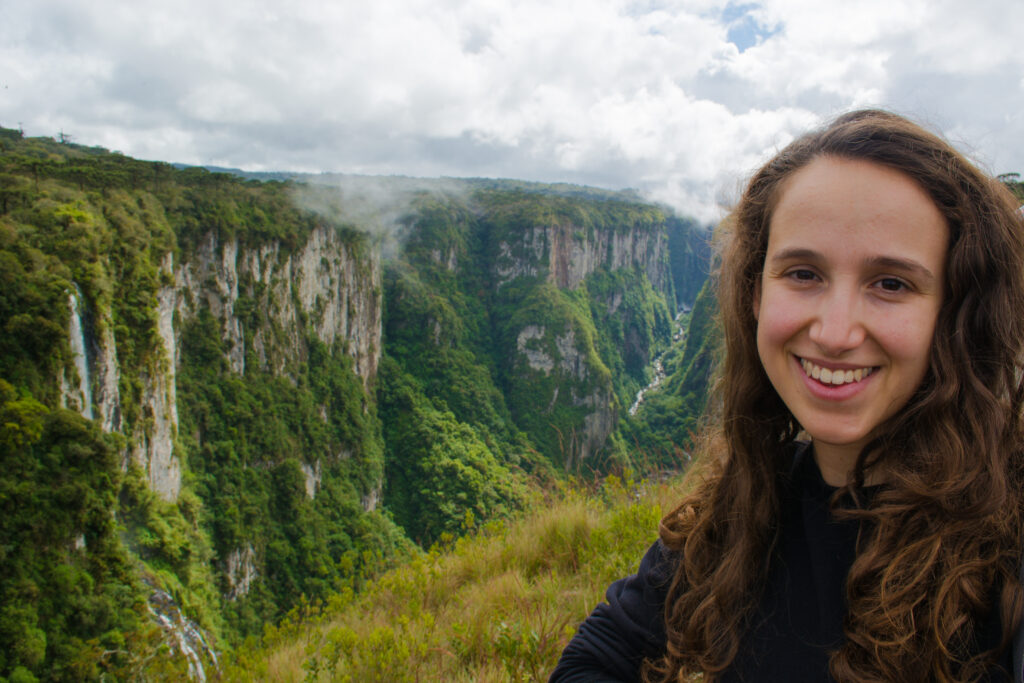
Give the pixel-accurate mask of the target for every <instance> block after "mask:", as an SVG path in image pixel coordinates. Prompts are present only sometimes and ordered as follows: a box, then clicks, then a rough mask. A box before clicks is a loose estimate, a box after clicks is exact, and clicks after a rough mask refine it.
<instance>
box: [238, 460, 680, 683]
mask: <svg viewBox="0 0 1024 683" xmlns="http://www.w3.org/2000/svg"><path fill="white" fill-rule="evenodd" d="M680 493H681V488H680V484H679V481H678V480H675V481H670V482H665V483H653V484H652V483H647V482H639V483H638V482H634V481H631V480H629V479H627V480H625V481H624V480H623V479H620V478H618V477H614V476H611V477H608V478H606V479H605V480H604V481H603V482H601V483H600V485H597V486H593V487H590V488H586V489H585V488H580V487H571V486H570V487H566V488H565V489H563V490H561V491H560V492H558V493H557V494H554V495H550V496H548V497H547V499H538V501H537V502H536V504H535V505H534V507H533V510H532V511H531V512H529V513H527V514H525V515H522V516H521V517H519V518H517V519H514V520H511V521H507V522H492V523H489V524H487V525H485V526H483V527H481V528H479V529H476V530H473V531H472V532H471V533H469V534H467V535H466V536H464V537H462V538H459V539H457V540H450V539H449V540H448V542H447V544H446V545H443V546H436V547H434V548H433V549H431V550H430V551H429V552H423V553H421V554H420V555H418V556H417V557H415V558H414V559H413V560H412V561H410V562H409V563H407V564H405V565H403V566H401V567H398V568H396V569H393V570H391V571H389V572H387V573H386V574H383V575H382V576H381V577H380V578H378V579H377V580H376V581H374V582H373V583H371V584H370V585H369V586H368V587H367V588H366V589H365V590H363V591H361V592H360V593H359V594H358V595H356V594H354V593H351V592H346V593H342V594H338V595H335V596H332V598H331V599H330V600H329V601H328V602H327V603H326V604H306V605H302V606H301V607H300V608H297V609H296V610H295V611H293V613H292V614H291V615H290V616H289V618H287V619H286V620H284V622H283V623H281V624H280V625H278V626H276V627H272V626H270V627H268V628H267V629H266V632H265V634H264V637H263V639H262V640H261V641H260V642H250V643H248V644H247V645H246V646H244V647H242V648H239V649H238V650H237V651H236V652H234V653H233V654H232V655H231V656H230V657H229V658H228V661H227V662H226V663H225V665H224V666H223V669H222V674H223V677H224V679H226V680H247V681H248V680H273V681H296V682H297V681H389V682H390V681H394V682H400V681H438V680H444V681H474V682H476V681H484V682H486V681H495V682H497V681H502V682H505V681H536V680H546V678H547V676H548V674H549V673H550V671H551V670H552V669H553V668H554V666H555V663H556V662H557V661H558V656H559V654H560V653H561V651H562V649H563V648H564V647H565V645H566V644H567V643H568V642H569V639H570V638H571V637H572V634H573V633H574V632H575V630H576V627H577V625H578V624H579V622H580V621H581V620H582V619H583V618H584V617H586V615H587V614H589V613H590V611H591V610H592V609H593V608H594V606H595V605H596V604H597V603H598V602H599V601H601V600H602V599H603V595H604V590H605V588H606V587H607V586H608V584H609V583H611V582H612V581H614V580H615V579H617V578H620V577H622V576H625V575H627V574H629V573H631V572H633V571H634V570H635V568H636V565H637V563H638V562H639V561H640V558H641V557H642V556H643V553H644V551H645V550H646V549H647V547H648V546H649V545H650V544H651V543H652V542H653V541H654V540H655V538H656V537H657V526H658V521H659V519H660V518H661V516H662V514H663V511H665V510H667V509H668V508H669V506H671V505H672V504H674V502H675V501H676V500H677V499H678V497H679V496H680Z"/></svg>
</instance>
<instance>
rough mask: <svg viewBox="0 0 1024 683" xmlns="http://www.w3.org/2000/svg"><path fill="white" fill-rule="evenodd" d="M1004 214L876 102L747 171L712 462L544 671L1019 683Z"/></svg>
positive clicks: (728, 226) (725, 243)
mask: <svg viewBox="0 0 1024 683" xmlns="http://www.w3.org/2000/svg"><path fill="white" fill-rule="evenodd" d="M1015 208H1016V207H1015V203H1014V201H1013V200H1012V197H1011V196H1010V194H1009V192H1008V191H1007V190H1006V189H1005V188H1004V187H1002V185H1001V184H999V183H997V182H996V181H994V180H992V179H990V178H988V177H987V176H985V175H984V174H982V173H981V172H979V171H978V170H977V169H975V168H974V167H973V166H972V165H971V164H970V163H969V162H967V161H966V160H965V159H964V158H963V157H962V156H961V155H960V154H958V153H957V152H956V151H955V150H953V149H952V148H951V147H950V146H949V145H948V144H947V143H946V142H945V141H943V140H941V139H940V138H938V137H936V136H934V135H932V134H930V133H928V132H927V131H924V130H922V129H921V128H920V127H918V126H917V125H915V124H913V123H911V122H909V121H907V120H906V119H903V118H901V117H898V116H896V115H894V114H890V113H887V112H882V111H860V112H854V113H850V114H846V115H844V116H841V117H839V118H838V119H837V120H836V121H834V122H833V123H832V124H831V125H829V126H827V127H826V128H824V129H822V130H819V131H816V132H813V133H810V134H808V135H806V136H804V137H802V138H800V139H798V140H796V141H794V142H793V143H791V144H790V145H789V146H787V147H786V148H785V149H784V150H782V152H780V153H779V154H778V155H777V156H776V157H775V158H774V159H772V160H771V161H769V162H768V163H767V164H766V165H765V166H764V167H763V168H762V169H760V171H758V172H757V173H756V174H755V176H754V177H753V178H752V179H751V181H750V183H749V185H748V187H747V188H746V191H745V192H744V194H743V196H742V198H741V200H740V203H739V206H738V207H737V208H736V210H735V211H734V212H733V213H732V215H731V216H730V217H729V219H728V220H727V221H726V222H725V223H724V224H723V226H722V228H721V232H722V234H721V235H719V245H720V253H721V270H720V273H719V275H718V289H719V299H720V308H721V320H722V325H723V332H724V347H725V348H724V354H723V364H722V367H721V370H720V380H719V384H718V387H717V392H718V396H719V397H720V400H719V401H718V403H717V405H719V409H718V411H717V414H716V416H715V417H714V418H713V419H712V422H713V425H712V428H711V429H710V431H709V434H708V435H707V438H706V439H705V446H704V447H703V451H704V452H703V454H702V458H701V462H703V463H704V464H705V467H704V471H703V472H701V473H693V474H692V475H691V476H697V477H699V481H698V482H697V483H696V485H695V486H694V490H693V492H692V493H691V494H690V495H689V496H688V497H687V498H686V499H685V500H684V501H683V502H682V503H681V504H680V505H679V506H678V507H677V508H676V509H675V510H673V511H672V512H671V513H669V514H668V515H667V516H666V517H665V518H664V519H663V520H662V525H661V530H660V537H661V538H660V541H659V542H658V543H656V544H655V545H654V546H653V547H652V548H651V549H650V550H649V551H648V553H647V555H646V556H645V557H644V559H643V561H642V562H641V564H640V569H639V571H638V573H637V574H636V575H634V576H632V577H629V578H627V579H623V580H621V581H618V582H616V583H615V584H613V585H612V586H611V587H610V588H609V590H608V593H607V599H608V603H607V604H601V605H599V606H598V607H597V609H595V611H594V612H593V613H592V614H591V616H590V617H589V618H588V619H587V620H586V621H585V622H584V623H583V624H582V625H581V627H580V629H579V632H578V633H577V634H576V636H575V637H574V638H573V640H572V641H571V642H570V644H569V646H568V647H567V648H566V650H565V652H564V653H563V655H562V659H561V661H560V662H559V666H558V668H557V669H556V670H555V672H554V674H553V676H552V680H558V681H564V680H587V681H593V680H602V679H604V680H637V679H640V678H641V677H643V678H644V679H645V680H651V681H682V680H687V679H688V677H689V676H690V675H691V674H693V673H697V672H704V680H705V681H711V680H714V681H741V680H745V681H762V680H767V681H829V680H837V681H928V680H937V681H973V680H991V681H998V680H1013V679H1012V678H1011V677H1010V673H1009V672H1010V670H1011V669H1012V668H1013V667H1014V663H1013V661H1012V654H1011V652H1012V648H1011V646H1010V644H1011V641H1012V640H1013V634H1014V632H1015V630H1016V629H1017V627H1018V625H1019V624H1020V621H1021V613H1022V609H1024V593H1022V589H1021V585H1020V581H1019V578H1018V573H1019V570H1020V567H1021V562H1022V558H1021V534H1022V533H1024V524H1022V503H1024V494H1022V492H1024V459H1022V457H1021V442H1022V429H1021V426H1022V422H1021V408H1022V400H1024V385H1022V382H1021V367H1020V364H1021V360H1022V347H1024V238H1022V229H1024V226H1022V225H1021V222H1020V219H1019V217H1017V216H1016V214H1015ZM798 434H799V436H800V438H798ZM1016 676H1017V678H1016V680H1020V673H1019V672H1018V673H1017V674H1016Z"/></svg>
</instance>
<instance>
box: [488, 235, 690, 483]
mask: <svg viewBox="0 0 1024 683" xmlns="http://www.w3.org/2000/svg"><path fill="white" fill-rule="evenodd" d="M492 253H493V254H494V260H493V263H492V265H491V269H492V276H493V278H494V281H495V282H496V283H497V284H496V287H497V288H498V289H500V288H501V287H502V286H503V285H505V284H508V283H511V282H512V281H514V280H516V279H517V278H523V277H526V278H537V279H539V280H542V281H543V282H546V283H548V284H549V285H553V286H555V287H557V288H558V289H559V290H561V291H563V292H571V291H573V290H576V289H577V288H579V287H580V286H581V285H582V284H583V283H584V282H585V281H586V280H587V278H588V277H589V276H590V275H592V274H593V273H595V272H596V271H598V270H601V271H604V272H609V273H612V272H616V271H623V270H625V271H631V272H639V273H642V274H643V275H644V276H645V277H646V279H647V281H648V282H649V283H650V287H651V288H652V289H653V290H654V291H655V292H657V293H660V294H661V295H663V296H664V299H665V301H666V302H669V305H670V306H673V305H674V300H673V299H674V295H673V290H672V284H671V272H670V268H669V260H668V236H667V233H666V231H665V226H664V224H659V223H656V222H655V223H651V222H640V221H637V222H634V223H632V224H626V225H621V224H620V225H606V226H604V227H589V228H584V227H581V226H579V225H575V224H573V223H571V222H561V223H557V222H552V223H551V224H535V225H526V226H521V227H520V229H518V230H506V231H505V232H504V234H503V235H502V236H501V238H500V240H498V241H497V243H496V245H495V247H494V249H493V251H492ZM636 298H637V297H636V294H635V293H634V296H633V297H632V299H633V300H634V301H635V300H636ZM625 299H626V292H625V290H623V289H613V290H612V291H611V292H609V293H608V295H607V299H602V301H601V305H602V306H603V307H604V309H605V310H607V311H608V314H609V316H618V319H619V320H625V319H628V317H629V315H631V314H630V313H629V312H626V311H620V308H621V307H622V306H623V301H624V300H625ZM552 309H553V310H554V311H555V313H554V315H555V316H556V319H555V320H548V321H546V324H538V321H536V320H530V321H525V320H524V321H522V322H521V323H520V324H519V327H517V328H513V329H511V330H507V332H506V333H507V335H508V336H509V337H510V338H514V339H515V348H514V349H509V353H510V354H511V355H512V358H511V360H510V366H511V368H512V370H511V372H510V382H511V384H512V390H513V392H514V393H515V392H516V391H517V390H518V391H519V393H520V396H521V397H524V398H525V399H526V400H527V401H532V403H533V405H534V408H533V410H535V411H536V410H541V411H542V414H541V415H540V416H539V417H538V418H537V419H536V420H535V424H536V425H537V427H536V428H535V429H541V430H543V429H552V428H554V429H556V430H557V431H558V434H557V445H556V450H557V451H559V452H560V455H561V460H562V462H563V464H564V465H565V467H566V468H567V469H570V468H571V467H573V466H574V465H578V464H579V463H581V462H582V461H584V460H586V459H588V458H590V457H592V456H593V455H594V454H595V453H596V452H597V451H599V450H600V449H601V448H602V447H603V446H604V445H605V443H606V441H607V439H608V436H609V435H610V434H611V433H612V432H613V431H614V429H615V426H616V424H617V422H618V415H619V411H620V408H621V406H619V401H618V399H617V398H616V395H615V392H614V390H613V388H612V385H611V379H610V373H609V371H608V369H607V367H605V366H604V364H603V362H602V360H601V359H600V358H598V357H597V353H596V352H595V350H594V342H593V339H588V338H587V334H586V333H584V331H583V326H581V319H580V318H579V317H578V314H577V313H574V312H573V311H572V306H562V307H558V306H554V307H552ZM584 315H585V314H584ZM637 336H638V335H637V330H635V329H632V328H630V329H626V330H625V331H624V340H623V344H624V346H626V347H630V346H631V345H632V346H636V345H637V344H636V343H633V342H632V340H634V339H635V338H636V337H637ZM619 351H620V352H621V353H623V354H624V355H625V353H627V352H628V351H629V349H620V350H619ZM646 352H647V349H646V347H645V348H644V349H643V354H641V355H644V354H646ZM634 355H636V354H634ZM645 360H646V359H645ZM517 387H518V389H517ZM515 403H516V401H515V400H513V404H515ZM541 406H543V408H541ZM559 406H561V407H562V408H563V409H567V410H568V411H570V412H571V413H572V414H573V415H575V416H576V419H575V422H574V423H573V424H571V425H566V424H564V423H563V424H562V425H561V426H556V425H555V422H554V420H552V419H550V418H545V417H544V416H545V415H553V414H554V413H555V412H557V411H558V409H559ZM520 412H521V411H520Z"/></svg>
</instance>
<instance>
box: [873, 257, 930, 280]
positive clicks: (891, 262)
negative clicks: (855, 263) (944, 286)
mask: <svg viewBox="0 0 1024 683" xmlns="http://www.w3.org/2000/svg"><path fill="white" fill-rule="evenodd" d="M864 265H865V266H867V267H869V268H891V269H893V270H902V271H904V272H909V273H912V274H913V275H914V276H916V277H918V278H921V279H922V280H923V281H925V282H927V283H929V284H930V283H932V282H935V280H936V277H935V274H934V273H932V271H930V270H928V268H926V267H925V266H924V265H923V264H921V263H919V262H917V261H915V260H914V259H910V258H901V257H898V256H874V257H872V258H868V259H865V260H864Z"/></svg>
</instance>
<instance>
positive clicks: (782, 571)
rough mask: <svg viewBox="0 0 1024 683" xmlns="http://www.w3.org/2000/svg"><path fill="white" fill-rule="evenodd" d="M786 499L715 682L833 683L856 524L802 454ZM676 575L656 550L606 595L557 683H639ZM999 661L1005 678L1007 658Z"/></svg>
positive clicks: (658, 638) (985, 636)
mask: <svg viewBox="0 0 1024 683" xmlns="http://www.w3.org/2000/svg"><path fill="white" fill-rule="evenodd" d="M789 490H790V494H789V495H788V496H787V497H786V499H785V500H784V501H783V505H782V510H781V513H782V514H781V518H780V520H779V521H780V524H781V529H780V531H781V533H780V540H779V546H778V548H777V549H776V551H775V554H774V556H773V561H772V562H771V563H770V566H769V568H768V575H767V577H766V584H765V590H764V593H763V594H762V597H761V601H760V603H759V604H758V607H757V611H756V612H755V614H754V618H753V621H752V625H751V628H750V630H749V631H748V632H747V633H746V634H745V635H744V636H743V639H742V641H741V644H740V650H739V654H738V655H737V657H736V659H735V660H734V661H733V662H732V664H731V666H730V667H729V669H728V670H726V671H725V672H724V673H723V675H722V676H721V678H720V679H719V680H721V681H723V683H726V682H727V683H737V682H740V681H747V682H749V681H792V682H795V683H799V682H803V681H821V682H829V681H832V678H831V677H830V676H829V674H828V656H829V652H830V651H832V650H834V649H835V648H837V647H838V646H839V645H840V644H841V643H842V641H843V619H844V617H845V615H846V604H845V584H846V575H847V572H848V571H849V567H850V565H851V564H852V563H853V559H854V554H855V547H856V539H857V524H858V523H857V522H854V521H847V520H844V521H837V520H835V519H834V518H833V516H832V514H831V513H830V511H829V501H830V498H831V496H832V494H833V493H834V492H835V489H834V488H832V487H830V486H828V485H827V484H826V483H825V482H824V480H822V478H821V473H820V472H819V471H818V467H817V465H816V464H815V463H814V458H813V457H811V454H810V449H809V448H800V449H799V450H798V452H797V456H796V461H795V463H794V468H793V481H792V486H791V487H789ZM674 572H675V562H674V560H673V557H672V555H671V554H670V553H669V552H667V551H666V550H665V548H664V547H663V546H662V545H661V542H660V541H659V542H657V543H655V544H654V545H652V546H651V548H650V549H649V550H648V551H647V554H646V555H645V556H644V558H643V560H642V561H641V562H640V567H639V570H638V571H637V573H636V574H634V575H633V576H630V577H627V578H625V579H621V580H619V581H616V582H615V583H613V584H612V585H611V586H610V587H609V588H608V591H607V593H606V599H607V601H608V602H607V603H602V604H600V605H598V606H597V608H596V609H595V610H594V612H593V613H592V614H591V615H590V616H589V617H588V618H587V619H586V621H584V622H583V624H582V625H581V626H580V628H579V631H578V632H577V633H576V635H575V636H574V637H573V639H572V641H571V642H570V643H569V645H568V646H567V647H566V648H565V651H564V652H563V653H562V658H561V660H560V661H559V662H558V667H557V668H556V669H555V671H554V673H553V674H552V675H551V681H552V682H558V683H562V682H568V681H633V680H639V670H640V666H641V664H642V663H643V660H644V659H645V658H656V657H660V656H661V655H662V654H664V651H665V638H666V636H665V628H664V622H663V619H664V617H663V614H664V603H665V598H666V594H667V592H668V585H669V582H670V581H671V578H672V576H673V574H674ZM979 635H980V636H981V638H982V640H983V641H984V642H983V643H981V645H982V646H983V647H984V648H989V647H992V646H993V645H994V643H995V642H997V640H998V636H999V628H998V624H992V625H989V627H988V628H985V629H983V632H982V633H981V634H979ZM1003 660H1005V661H1003V662H1001V663H1002V664H1003V665H1004V666H1005V668H1006V669H1007V670H1009V669H1010V666H1011V665H1010V652H1009V651H1007V652H1006V653H1005V656H1004V657H1003ZM992 680H993V681H996V680H1004V679H1003V678H1001V677H1000V676H994V677H993V678H992Z"/></svg>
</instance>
